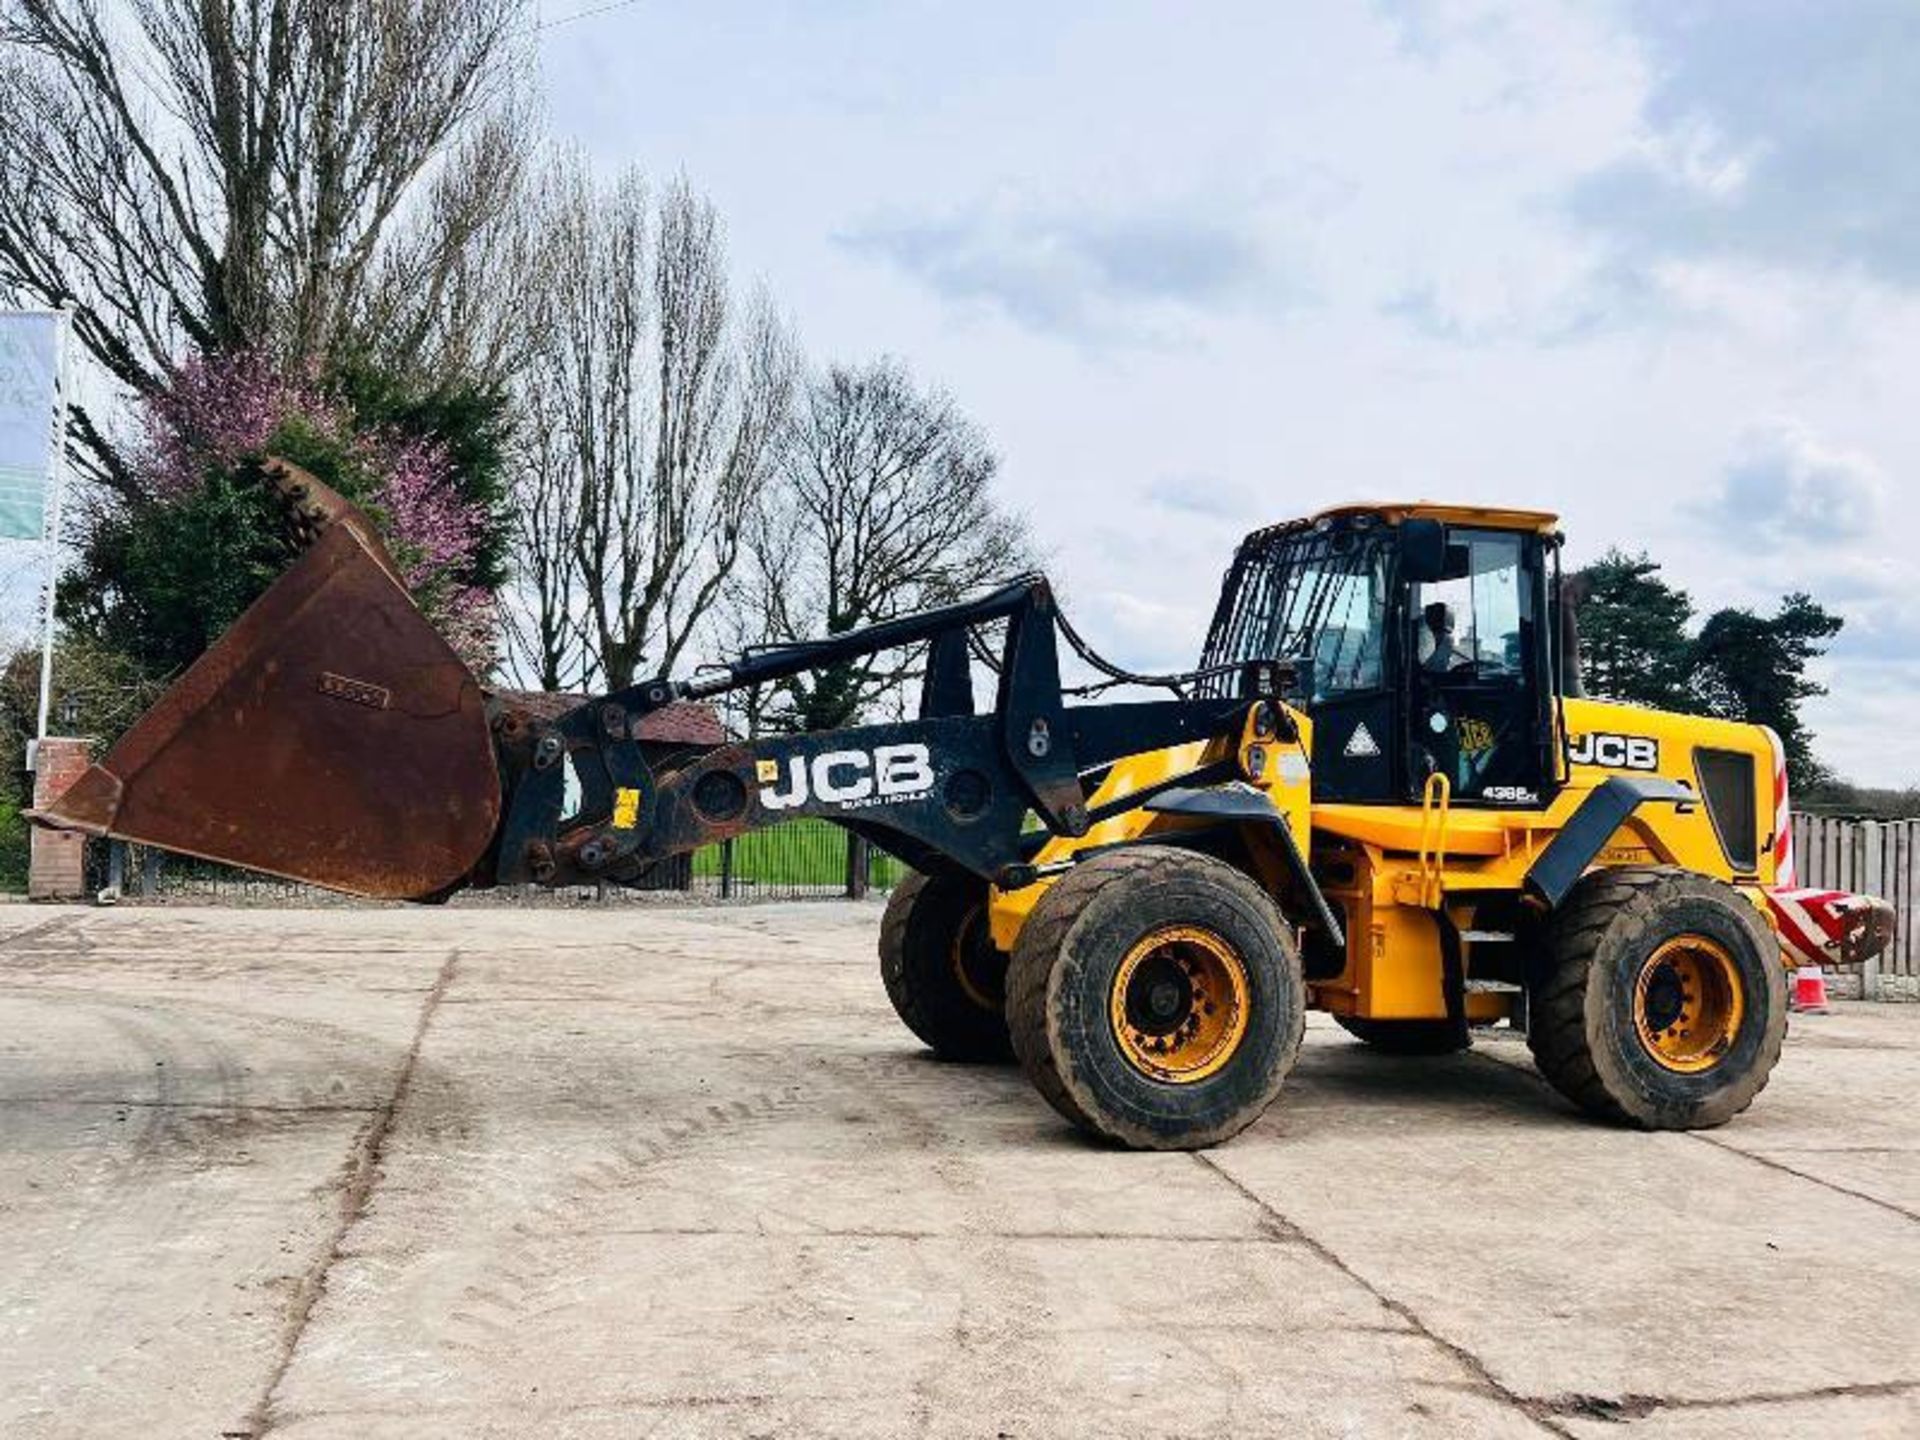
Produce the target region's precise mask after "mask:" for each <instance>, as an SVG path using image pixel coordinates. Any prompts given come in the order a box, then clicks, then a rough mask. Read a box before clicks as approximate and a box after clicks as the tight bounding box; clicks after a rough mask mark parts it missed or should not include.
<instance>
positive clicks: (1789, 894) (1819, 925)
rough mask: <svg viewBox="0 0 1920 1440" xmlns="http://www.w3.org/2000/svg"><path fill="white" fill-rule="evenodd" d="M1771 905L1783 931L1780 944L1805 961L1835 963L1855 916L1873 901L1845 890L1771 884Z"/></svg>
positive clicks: (1801, 961)
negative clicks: (1800, 887)
mask: <svg viewBox="0 0 1920 1440" xmlns="http://www.w3.org/2000/svg"><path fill="white" fill-rule="evenodd" d="M1766 895H1767V906H1768V908H1769V909H1770V910H1772V911H1773V919H1774V923H1775V925H1776V926H1778V927H1779V931H1780V945H1781V948H1782V949H1784V950H1785V951H1786V952H1787V953H1788V954H1789V955H1791V956H1793V957H1794V958H1795V960H1797V961H1798V962H1799V963H1800V964H1802V965H1832V964H1835V963H1837V962H1838V961H1839V959H1840V945H1841V942H1842V941H1843V940H1845V939H1846V936H1847V931H1848V930H1849V929H1850V928H1851V927H1852V925H1853V924H1854V920H1853V916H1854V914H1855V912H1856V911H1858V910H1859V909H1860V908H1861V907H1862V906H1867V905H1871V904H1872V903H1873V902H1872V901H1871V900H1869V899H1867V897H1865V896H1864V895H1852V894H1849V893H1848V892H1847V891H1845V890H1795V889H1790V888H1783V887H1781V886H1774V885H1770V886H1768V887H1767V890H1766Z"/></svg>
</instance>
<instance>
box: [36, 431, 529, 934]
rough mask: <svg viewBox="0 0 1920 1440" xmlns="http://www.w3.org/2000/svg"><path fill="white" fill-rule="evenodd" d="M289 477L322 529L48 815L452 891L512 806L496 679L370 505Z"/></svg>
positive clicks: (307, 521) (225, 855)
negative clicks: (484, 682)
mask: <svg viewBox="0 0 1920 1440" xmlns="http://www.w3.org/2000/svg"><path fill="white" fill-rule="evenodd" d="M273 479H274V482H275V483H276V484H277V485H279V486H280V488H281V489H282V490H283V493H287V494H288V495H289V496H290V498H292V499H293V500H295V502H296V504H297V507H298V514H297V516H296V518H297V519H298V520H299V521H300V522H301V523H302V524H303V525H304V527H305V528H306V529H307V530H308V532H309V533H310V534H312V535H313V536H314V539H313V541H312V543H311V545H310V546H309V547H308V548H307V550H306V551H305V553H304V554H302V555H301V557H300V558H299V559H298V560H297V561H296V562H295V563H294V564H293V565H292V566H291V567H290V568H289V569H288V570H287V572H286V573H285V574H284V575H282V576H281V577H280V578H279V579H278V580H277V581H275V582H274V584H273V585H272V586H271V587H270V588H269V589H268V590H267V591H266V593H265V594H263V595H262V596H261V597H260V598H259V599H258V600H257V601H255V602H254V604H253V605H252V607H251V608H249V609H248V610H247V611H246V613H245V614H243V615H242V616H241V617H240V619H239V620H238V621H237V622H235V624H234V626H233V628H232V629H230V630H229V631H228V632H227V633H226V634H225V635H224V636H222V637H221V639H220V640H219V641H218V642H217V643H216V644H215V645H214V646H213V647H212V648H211V649H209V650H208V651H207V652H206V654H204V655H203V656H201V657H200V659H199V660H198V661H197V662H195V664H194V665H193V666H192V667H191V668H190V669H189V670H187V671H186V673H185V674H183V675H182V676H181V677H180V679H179V680H178V681H177V682H176V683H175V684H174V685H173V686H172V688H171V689H169V690H168V691H167V692H166V693H165V694H164V695H163V696H161V698H160V700H159V702H158V703H157V704H155V705H154V707H153V708H152V709H151V710H149V711H148V712H147V713H146V714H145V715H144V716H142V717H141V718H140V720H139V721H138V722H137V723H136V724H135V725H134V726H133V728H132V729H131V730H129V731H127V733H126V734H125V735H124V736H122V737H121V739H120V740H119V742H118V743H117V744H115V745H114V747H113V748H112V749H111V750H110V751H109V752H108V753H107V755H106V756H105V757H104V758H103V759H102V760H101V761H100V762H99V763H98V764H96V765H94V766H93V767H92V768H91V769H90V770H88V771H87V772H86V773H85V774H84V775H82V776H81V777H80V779H79V780H77V781H76V782H75V783H74V785H73V786H72V788H71V789H69V790H68V791H67V792H66V793H65V794H64V795H63V796H61V797H60V799H59V800H58V801H56V802H55V803H54V804H52V805H50V806H48V807H47V808H46V809H45V810H43V811H40V812H36V813H35V814H34V817H33V818H34V819H36V820H38V821H39V822H41V823H43V824H50V825H55V826H58V827H61V828H67V829H75V830H82V831H86V832H88V833H90V834H95V835H109V836H113V837H116V838H119V839H123V840H130V841H134V842H136V843H139V844H146V845H157V846H159V847H161V848H163V849H166V850H173V851H178V852H180V853H182V854H186V855H192V856H198V857H200V858H202V859H207V860H216V861H222V862H225V863H227V864H232V865H243V866H247V867H249V868H251V869H254V870H263V871H266V872H268V873H270V874H274V875H281V876H284V877H286V878H288V879H291V880H299V881H305V882H308V883H311V884H315V885H322V886H326V887H328V888H329V889H333V890H341V891H345V892H347V893H349V894H354V895H364V896H370V897H376V898H382V899H426V898H430V897H433V896H435V895H438V894H441V893H444V892H445V891H447V890H449V889H451V888H453V887H456V886H458V885H459V884H460V883H461V881H462V880H463V879H464V877H466V876H467V875H468V874H469V872H471V871H472V869H473V867H474V865H475V864H476V862H478V861H479V859H480V858H481V856H482V855H483V854H484V853H485V852H486V849H487V847H488V845H489V844H490V843H491V842H492V839H493V835H494V830H495V827H496V825H497V824H498V821H499V816H500V782H499V776H498V771H497V768H496V766H495V762H494V751H493V743H492V740H491V737H490V734H489V731H488V726H487V716H486V709H485V699H484V696H483V695H482V692H481V689H480V685H479V682H478V681H476V680H475V679H474V677H473V675H472V673H471V672H469V671H468V669H467V667H466V666H465V665H464V664H463V663H462V662H461V660H460V658H459V656H458V655H456V654H455V653H454V651H453V650H452V648H451V647H450V646H449V645H448V644H447V642H446V641H445V640H444V639H442V638H441V636H440V634H439V632H438V631H436V630H435V629H434V627H433V626H432V624H430V623H429V622H428V620H427V619H426V617H425V616H423V615H422V614H421V613H420V611H419V609H418V608H417V607H416V606H415V605H414V603H413V601H412V599H411V598H410V597H409V595H408V594H407V591H406V588H405V586H404V585H402V584H401V583H400V580H399V579H398V577H397V575H396V573H395V570H394V566H393V562H392V560H391V559H390V558H389V557H388V556H387V554H386V552H385V550H384V549H383V548H382V546H381V544H380V541H379V539H378V538H377V536H376V535H375V533H374V531H373V528H372V526H371V525H370V524H369V523H368V522H367V520H366V518H365V517H364V516H363V515H361V514H360V513H359V512H358V511H357V510H355V509H354V508H353V507H352V506H351V505H349V504H347V502H346V501H345V500H343V499H341V498H340V497H339V496H338V495H336V494H334V492H332V491H330V490H328V489H327V488H326V487H325V486H323V485H321V484H320V483H319V482H318V481H316V480H313V479H312V478H311V477H310V476H306V475H303V474H301V473H300V472H298V471H294V470H292V468H291V467H279V468H276V469H275V471H274V472H273Z"/></svg>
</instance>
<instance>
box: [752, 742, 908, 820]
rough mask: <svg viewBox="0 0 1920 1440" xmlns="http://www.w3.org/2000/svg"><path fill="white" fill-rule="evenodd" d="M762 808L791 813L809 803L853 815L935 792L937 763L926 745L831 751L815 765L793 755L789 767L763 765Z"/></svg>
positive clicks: (766, 762) (765, 762)
mask: <svg viewBox="0 0 1920 1440" xmlns="http://www.w3.org/2000/svg"><path fill="white" fill-rule="evenodd" d="M756 773H757V774H758V777H759V780H760V804H761V807H762V808H763V809H767V810H791V809H794V808H795V807H796V806H800V805H804V804H806V803H807V802H808V800H817V801H819V802H821V803H822V804H826V805H840V806H844V807H845V808H847V809H849V810H856V809H860V808H861V807H863V806H867V805H885V804H888V803H889V802H891V801H895V800H911V799H913V798H914V797H915V796H916V795H924V794H925V793H926V792H927V791H929V790H931V789H932V788H933V759H932V756H930V755H929V754H928V753H927V747H926V746H924V745H877V746H875V747H874V749H873V751H872V753H871V754H869V753H868V752H867V751H865V750H829V751H827V752H826V753H825V754H821V755H816V756H814V757H813V759H812V760H811V761H809V760H808V759H807V757H806V756H804V755H795V756H793V757H791V758H790V759H789V760H788V761H787V762H786V775H785V784H784V785H783V784H782V783H781V779H782V777H781V762H780V761H778V760H762V761H761V762H760V763H759V766H758V767H757V771H756Z"/></svg>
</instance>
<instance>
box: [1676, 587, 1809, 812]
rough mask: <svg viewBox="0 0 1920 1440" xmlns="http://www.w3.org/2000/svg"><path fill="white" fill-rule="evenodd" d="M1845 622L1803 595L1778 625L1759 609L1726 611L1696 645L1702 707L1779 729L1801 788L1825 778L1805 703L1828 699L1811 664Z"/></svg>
mask: <svg viewBox="0 0 1920 1440" xmlns="http://www.w3.org/2000/svg"><path fill="white" fill-rule="evenodd" d="M1843 623H1844V622H1843V621H1842V620H1841V618H1840V617H1839V616H1838V615H1835V614H1832V613H1831V612H1829V611H1828V610H1826V609H1825V608H1824V607H1822V606H1821V605H1820V604H1818V603H1817V602H1816V601H1815V600H1814V599H1813V598H1812V597H1811V596H1809V595H1805V594H1802V593H1799V592H1795V593H1794V594H1791V595H1788V596H1786V597H1785V598H1784V599H1782V600H1781V602H1780V608H1779V610H1778V611H1777V612H1776V613H1775V614H1774V615H1773V616H1772V618H1770V619H1769V618H1766V617H1763V616H1760V615H1756V614H1754V613H1753V612H1752V611H1751V610H1721V611H1719V612H1718V613H1717V614H1715V615H1713V616H1712V617H1711V618H1710V619H1709V620H1708V621H1707V623H1706V624H1705V625H1703V626H1702V627H1701V629H1700V635H1699V638H1698V639H1697V640H1695V641H1694V643H1693V647H1692V667H1693V676H1694V682H1693V688H1694V694H1695V696H1696V697H1697V699H1698V701H1699V703H1700V704H1702V705H1704V706H1705V707H1706V709H1707V711H1708V712H1709V713H1710V714H1714V715H1719V716H1722V717H1724V718H1726V719H1728V720H1744V721H1746V722H1748V723H1749V724H1754V725H1767V726H1771V727H1772V729H1773V731H1774V733H1775V734H1777V735H1778V736H1779V737H1780V743H1781V744H1782V746H1783V747H1785V749H1786V752H1787V774H1788V777H1789V779H1790V781H1791V783H1792V784H1793V785H1794V786H1795V787H1796V788H1800V787H1805V788H1807V789H1809V790H1811V789H1812V788H1813V787H1814V786H1815V785H1817V784H1818V783H1819V782H1820V781H1821V780H1822V779H1823V778H1824V775H1825V771H1824V768H1823V767H1822V766H1821V765H1820V763H1819V762H1818V761H1817V760H1815V759H1814V756H1813V734H1812V732H1811V731H1809V730H1808V729H1807V727H1806V724H1805V722H1804V721H1803V720H1802V719H1801V718H1800V705H1801V702H1802V701H1805V700H1810V699H1812V698H1814V697H1815V696H1818V695H1824V694H1826V693H1827V689H1826V687H1825V686H1824V685H1821V684H1818V683H1817V682H1815V681H1812V680H1809V679H1808V678H1807V665H1808V663H1809V662H1810V661H1813V660H1816V659H1818V658H1819V657H1820V656H1821V655H1823V654H1825V653H1826V642H1827V641H1829V640H1831V639H1833V637H1834V636H1835V635H1838V634H1839V633H1840V627H1841V625H1842V624H1843Z"/></svg>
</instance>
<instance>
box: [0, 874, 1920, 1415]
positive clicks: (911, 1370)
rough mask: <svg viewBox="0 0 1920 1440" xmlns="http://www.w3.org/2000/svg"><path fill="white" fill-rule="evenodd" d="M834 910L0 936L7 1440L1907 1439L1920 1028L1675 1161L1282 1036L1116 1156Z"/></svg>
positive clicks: (1555, 1103) (1893, 1030) (1881, 1041)
mask: <svg viewBox="0 0 1920 1440" xmlns="http://www.w3.org/2000/svg"><path fill="white" fill-rule="evenodd" d="M878 918H879V912H878V908H877V907H876V906H872V905H852V904H813V905H806V906H761V907H739V908H731V909H711V910H696V909H679V908H667V907H651V906H648V907H625V908H621V909H616V910H590V911H572V912H565V911H555V910H538V911H514V910H451V911H441V912H416V911H402V910H347V909H341V910H325V911H213V910H178V909H165V910H133V909H120V910H84V909H74V910H47V909H38V908H34V909H29V908H26V907H11V908H8V909H6V910H4V911H0V1435H5V1436H7V1437H12V1440H28V1437H46V1436H87V1437H96V1436H116V1435H132V1436H139V1437H141V1440H155V1437H172V1436H189V1437H209V1440H211V1437H218V1436H253V1435H262V1434H269V1435H273V1436H276V1437H280V1436H284V1437H287V1440H322V1437H350V1440H380V1437H389V1436H409V1437H411V1436H422V1435H434V1436H439V1435H446V1436H463V1437H464V1436H516V1437H517V1436H541V1437H566V1436H582V1437H589V1436H590V1437H602V1436H630V1435H646V1434H657V1435H663V1436H683V1435H694V1436H699V1435H716V1436H717V1435H727V1436H731V1435H762V1434H769V1435H770V1434H779V1435H834V1436H896V1435H908V1434H928V1435H956V1436H961V1435H964V1436H987V1437H994V1436H1018V1437H1050V1436H1064V1435H1089V1436H1103V1437H1104V1436H1122V1435H1126V1436H1132V1435H1142V1436H1147V1435H1154V1436H1161V1435H1164V1436H1181V1437H1189V1436H1195V1435H1202V1434H1210V1435H1221V1436H1227V1435H1231V1436H1236V1437H1238V1436H1253V1435H1281V1434H1286V1435H1322V1434H1324V1435H1364V1436H1374V1435H1395V1434H1407V1435H1463V1434H1471V1435H1516V1436H1519V1435H1535V1434H1540V1433H1547V1434H1555V1435H1574V1436H1581V1437H1601V1436H1616V1435H1619V1436H1630V1437H1640V1440H1650V1437H1656V1436H1662V1437H1663V1436H1680V1435H1736V1436H1742V1437H1752V1436H1807V1435H1818V1434H1832V1435H1847V1436H1866V1435H1884V1436H1896V1435H1898V1436H1913V1435H1917V1434H1920V1006H1906V1007H1900V1006H1887V1007H1865V1006H1849V1007H1846V1008H1844V1009H1843V1010H1842V1011H1841V1012H1840V1013H1838V1014H1835V1015H1833V1016H1830V1017H1824V1018H1806V1019H1800V1020H1796V1022H1795V1025H1794V1030H1793V1034H1792V1036H1791V1038H1790V1040H1789V1043H1788V1049H1787V1054H1786V1058H1785V1059H1784V1061H1783V1062H1782V1064H1781V1066H1780V1069H1779V1071H1778V1072H1777V1074H1776V1076H1775V1080H1774V1084H1773V1086H1772V1088H1771V1089H1770V1090H1769V1091H1768V1092H1767V1094H1765V1095H1764V1096H1762V1097H1761V1100H1760V1102H1759V1104H1758V1105H1757V1106H1756V1107H1755V1109H1754V1110H1753V1111H1752V1112H1750V1113H1749V1114H1748V1115H1747V1116H1745V1117H1743V1118H1742V1119H1740V1120H1738V1121H1736V1122H1735V1123H1734V1124H1732V1125H1731V1126H1729V1127H1727V1128H1726V1129H1724V1130H1721V1131H1718V1132H1715V1133H1713V1134H1710V1135H1658V1136H1649V1135H1639V1134H1627V1133H1623V1132H1619V1131H1615V1130H1609V1129H1605V1128H1601V1127H1598V1126H1595V1125H1592V1124H1589V1123H1587V1122H1585V1121H1583V1120H1581V1119H1579V1118H1577V1117H1576V1116H1575V1115H1573V1114H1572V1113H1571V1112H1570V1111H1569V1110H1568V1109H1567V1107H1566V1106H1564V1105H1563V1104H1562V1103H1561V1102H1560V1101H1559V1100H1557V1099H1556V1098H1555V1097H1554V1096H1553V1095H1551V1094H1550V1093H1549V1092H1548V1091H1547V1090H1546V1089H1545V1088H1544V1087H1543V1086H1542V1085H1541V1084H1540V1082H1539V1081H1538V1080H1536V1079H1535V1078H1534V1075H1533V1073H1532V1071H1531V1069H1530V1067H1529V1065H1528V1062H1527V1059H1526V1054H1525V1048H1524V1046H1522V1045H1520V1044H1517V1043H1516V1042H1514V1041H1511V1040H1504V1041H1493V1042H1489V1043H1484V1044H1482V1045H1481V1046H1480V1047H1478V1049H1477V1051H1476V1053H1475V1054H1473V1055H1472V1056H1468V1057H1459V1058H1455V1059H1451V1060H1446V1061H1438V1062H1436V1061H1395V1060H1390V1059H1386V1058H1383V1057H1380V1056H1377V1055H1374V1054H1371V1053H1369V1052H1367V1051H1365V1050H1363V1049H1361V1048H1360V1047H1359V1046H1358V1045H1355V1044H1353V1043H1351V1042H1349V1041H1348V1040H1347V1039H1346V1038H1345V1037H1344V1036H1343V1035H1342V1034H1341V1033H1340V1032H1338V1031H1337V1030H1334V1029H1332V1028H1331V1027H1330V1026H1328V1025H1325V1024H1323V1023H1315V1024H1314V1025H1313V1026H1311V1027H1310V1028H1309V1031H1308V1044H1307V1048H1306V1052H1305V1054H1304V1055H1303V1057H1302V1059H1301V1062H1300V1066H1299V1069H1298V1070H1297V1071H1296V1072H1295V1076H1294V1078H1293V1080H1292V1081H1291V1082H1290V1083H1289V1086H1288V1089H1287V1090H1286V1092H1285V1093H1284V1094H1283V1095H1282V1097H1281V1100H1280V1102H1279V1103H1278V1104H1277V1105H1276V1106H1275V1107H1274V1108H1273V1110H1272V1111H1270V1112H1269V1114H1268V1116H1267V1117H1266V1119H1264V1120H1263V1121H1262V1122H1261V1123H1260V1124H1258V1125H1257V1126H1255V1127H1254V1128H1253V1129H1252V1130H1250V1131H1249V1132H1248V1133H1247V1134H1245V1135H1244V1136H1242V1137H1241V1138H1240V1139H1238V1140H1236V1141H1235V1142H1234V1143H1232V1144H1230V1145H1228V1146H1225V1147H1223V1148H1221V1149H1219V1150H1216V1151H1213V1152H1211V1153H1209V1154H1205V1155H1197V1156H1191V1155H1137V1154H1125V1153H1117V1152H1113V1151H1108V1150H1102V1149H1097V1148H1093V1147H1091V1146H1089V1145H1088V1144H1086V1143H1084V1142H1082V1141H1081V1140H1080V1139H1079V1138H1077V1137H1076V1136H1075V1135H1074V1134H1073V1133H1072V1132H1070V1131H1069V1130H1068V1129H1067V1128H1066V1127H1065V1126H1064V1125H1063V1124H1062V1122H1060V1121H1059V1120H1057V1119H1056V1118H1055V1117H1054V1115H1053V1113H1052V1112H1051V1111H1049V1110H1048V1109H1047V1108H1046V1107H1045V1106H1044V1105H1043V1104H1042V1103H1041V1102H1040V1101H1039V1099H1038V1098H1037V1097H1036V1096H1034V1095H1033V1094H1031V1093H1030V1092H1029V1091H1028V1089H1027V1086H1026V1084H1025V1082H1024V1081H1023V1080H1022V1079H1021V1078H1020V1075H1019V1073H1018V1071H1017V1070H1007V1069H985V1070H981V1069H963V1068H956V1067H952V1066H946V1065H941V1064H938V1063H936V1062H934V1061H932V1060H930V1059H929V1058H928V1057H927V1056H926V1055H925V1054H924V1053H922V1052H921V1051H920V1050H918V1049H917V1048H916V1047H915V1045H914V1044H913V1042H912V1041H911V1039H910V1037H909V1036H908V1035H907V1034H906V1033H905V1031H904V1030H902V1029H901V1028H900V1027H899V1026H898V1024H897V1023H896V1022H895V1021H894V1019H893V1016H892V1014H891V1012H890V1011H889V1010H888V1008H887V1004H886V1000H885V998H884V997H883V995H882V993H881V989H880V984H879V979H878V976H877V974H876V971H875V965H874V962H873V958H872V948H873V936H874V931H875V929H876V926H877V923H878Z"/></svg>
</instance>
